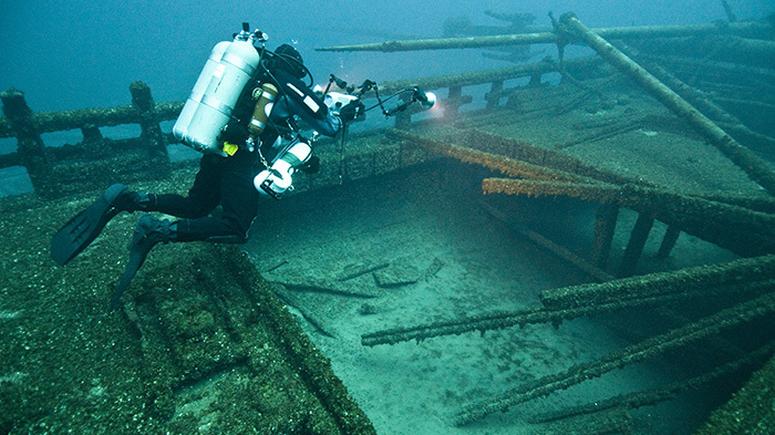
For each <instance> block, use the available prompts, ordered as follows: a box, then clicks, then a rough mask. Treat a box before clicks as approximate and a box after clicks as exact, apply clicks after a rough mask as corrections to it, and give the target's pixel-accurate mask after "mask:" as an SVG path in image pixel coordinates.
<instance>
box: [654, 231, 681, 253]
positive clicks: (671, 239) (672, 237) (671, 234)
mask: <svg viewBox="0 0 775 435" xmlns="http://www.w3.org/2000/svg"><path fill="white" fill-rule="evenodd" d="M680 235H681V229H680V228H678V227H676V226H674V225H669V226H668V227H667V230H665V236H664V237H663V238H662V244H661V245H659V251H658V252H657V257H658V258H667V257H668V256H670V251H672V250H673V247H674V246H675V242H677V241H678V236H680Z"/></svg>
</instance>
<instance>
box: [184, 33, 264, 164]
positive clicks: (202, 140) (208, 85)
mask: <svg viewBox="0 0 775 435" xmlns="http://www.w3.org/2000/svg"><path fill="white" fill-rule="evenodd" d="M259 61H260V56H259V55H258V51H257V50H256V49H255V47H253V42H252V39H248V40H244V39H243V38H240V36H237V37H235V38H234V40H233V41H231V42H229V41H223V42H219V43H218V44H216V45H215V47H213V50H212V52H211V53H210V57H209V58H208V59H207V63H206V64H205V66H204V68H203V69H202V72H201V73H200V74H199V78H198V79H197V80H196V84H194V89H193V90H192V91H191V96H189V97H188V100H186V104H185V105H184V106H183V110H182V111H181V112H180V115H179V116H178V119H177V121H175V126H174V127H172V133H173V134H174V135H175V137H176V138H177V139H178V140H180V141H181V142H183V143H184V144H186V145H188V146H190V147H192V148H194V149H195V150H197V151H201V152H207V153H217V154H221V155H224V156H225V155H226V153H224V152H223V149H222V145H223V144H221V143H220V141H219V140H218V137H219V136H220V134H221V131H222V130H223V128H224V127H225V126H226V124H227V123H228V122H229V120H230V119H231V113H232V111H233V110H234V106H235V105H236V104H237V100H238V99H239V96H240V94H241V93H242V90H243V89H244V88H245V85H246V84H247V83H248V81H249V80H250V79H251V77H252V76H253V73H254V72H255V71H256V68H258V64H259Z"/></svg>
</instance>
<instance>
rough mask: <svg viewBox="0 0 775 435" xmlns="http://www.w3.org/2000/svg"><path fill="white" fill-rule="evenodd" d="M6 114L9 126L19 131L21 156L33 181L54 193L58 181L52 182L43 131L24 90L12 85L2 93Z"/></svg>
mask: <svg viewBox="0 0 775 435" xmlns="http://www.w3.org/2000/svg"><path fill="white" fill-rule="evenodd" d="M0 99H2V102H3V114H4V115H5V117H6V118H5V119H7V123H8V126H9V127H10V129H11V130H12V131H13V132H14V133H15V135H16V140H17V149H18V151H17V153H16V155H17V156H18V160H19V162H20V163H21V164H23V165H24V166H26V167H27V171H28V173H29V175H30V180H31V181H32V185H33V186H34V187H35V189H36V190H38V191H39V192H41V193H43V194H49V193H52V191H53V190H55V189H56V184H54V183H50V182H49V175H50V166H51V165H50V164H49V161H48V159H47V158H46V153H45V149H44V145H43V140H42V139H41V137H40V131H39V130H37V128H36V127H35V123H34V121H33V115H32V110H31V109H30V107H29V106H28V105H27V102H26V101H25V99H24V93H22V92H21V91H18V90H16V89H10V90H8V91H5V92H3V93H2V94H0Z"/></svg>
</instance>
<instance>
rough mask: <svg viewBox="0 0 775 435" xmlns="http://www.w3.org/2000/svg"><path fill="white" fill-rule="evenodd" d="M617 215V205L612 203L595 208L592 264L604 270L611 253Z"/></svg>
mask: <svg viewBox="0 0 775 435" xmlns="http://www.w3.org/2000/svg"><path fill="white" fill-rule="evenodd" d="M618 217H619V207H618V206H616V205H613V204H603V205H601V206H600V207H599V208H598V209H597V216H596V217H595V240H594V242H593V245H592V264H594V265H595V266H597V267H598V268H600V269H603V270H605V267H606V264H607V263H608V257H609V255H610V254H611V242H612V241H613V239H614V232H615V231H616V221H617V218H618Z"/></svg>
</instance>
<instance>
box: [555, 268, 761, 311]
mask: <svg viewBox="0 0 775 435" xmlns="http://www.w3.org/2000/svg"><path fill="white" fill-rule="evenodd" d="M773 278H775V255H766V256H762V257H755V258H745V259H741V260H735V261H732V262H729V263H723V264H712V265H706V266H696V267H689V268H684V269H680V270H677V271H674V272H658V273H651V274H648V275H641V276H637V277H632V278H624V279H619V280H615V281H609V282H604V283H597V284H581V285H576V286H569V287H562V288H557V289H549V290H544V291H543V292H541V302H542V303H543V304H544V305H545V306H547V307H551V308H572V307H579V306H586V305H589V304H597V303H609V302H612V301H622V300H626V299H628V298H642V297H653V296H659V295H664V294H668V293H676V292H683V291H692V290H702V289H704V288H709V287H715V286H721V285H732V284H735V283H738V284H739V283H752V282H757V281H763V280H770V279H773Z"/></svg>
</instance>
